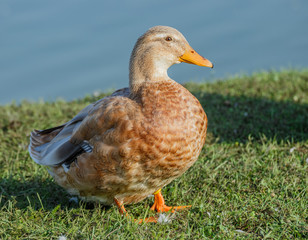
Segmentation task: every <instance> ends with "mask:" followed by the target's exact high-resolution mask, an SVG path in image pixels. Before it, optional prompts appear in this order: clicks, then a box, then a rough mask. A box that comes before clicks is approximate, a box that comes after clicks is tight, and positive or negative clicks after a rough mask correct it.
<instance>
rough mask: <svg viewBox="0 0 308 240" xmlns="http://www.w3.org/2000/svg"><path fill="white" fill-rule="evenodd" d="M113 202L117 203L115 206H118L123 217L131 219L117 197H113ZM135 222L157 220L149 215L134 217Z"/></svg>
mask: <svg viewBox="0 0 308 240" xmlns="http://www.w3.org/2000/svg"><path fill="white" fill-rule="evenodd" d="M114 202H115V204H116V205H117V207H118V208H119V211H120V213H121V214H122V215H124V216H125V217H127V218H129V219H131V217H130V216H129V215H128V213H127V211H126V209H125V207H124V204H123V203H121V202H120V201H119V200H118V199H116V198H114ZM134 221H135V222H137V223H139V224H140V223H143V222H154V223H156V222H157V218H155V217H149V218H145V219H134Z"/></svg>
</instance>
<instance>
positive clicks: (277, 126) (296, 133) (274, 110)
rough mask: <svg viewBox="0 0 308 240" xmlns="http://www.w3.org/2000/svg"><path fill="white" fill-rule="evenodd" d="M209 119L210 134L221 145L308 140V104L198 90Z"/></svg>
mask: <svg viewBox="0 0 308 240" xmlns="http://www.w3.org/2000/svg"><path fill="white" fill-rule="evenodd" d="M192 93H193V94H194V95H195V96H196V97H197V98H198V99H199V101H200V103H201V104H202V106H203V108H204V110H205V112H206V114H207V117H208V135H209V136H210V137H214V138H215V139H219V142H245V141H247V140H248V139H249V137H252V138H253V139H254V140H257V141H258V140H260V139H262V138H264V137H266V138H267V139H276V140H277V141H281V140H283V141H291V142H292V141H293V142H299V141H306V140H307V139H308V121H307V119H308V104H300V103H295V102H291V101H281V102H276V101H272V100H269V99H266V98H253V97H246V96H224V95H220V94H213V93H204V91H201V90H200V91H199V90H197V89H194V90H193V91H192Z"/></svg>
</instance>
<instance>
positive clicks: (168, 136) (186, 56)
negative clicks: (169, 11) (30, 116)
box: [29, 26, 213, 223]
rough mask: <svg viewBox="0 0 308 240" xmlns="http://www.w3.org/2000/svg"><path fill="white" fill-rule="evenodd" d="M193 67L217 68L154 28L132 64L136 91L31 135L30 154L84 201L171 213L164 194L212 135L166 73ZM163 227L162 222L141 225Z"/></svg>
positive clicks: (168, 30)
mask: <svg viewBox="0 0 308 240" xmlns="http://www.w3.org/2000/svg"><path fill="white" fill-rule="evenodd" d="M182 62H184V63H189V64H195V65H198V66H203V67H209V68H213V64H212V62H210V61H209V60H208V59H206V58H204V57H202V56H201V55H199V54H198V53H197V52H196V51H195V50H194V49H193V48H192V47H191V46H190V45H189V43H188V41H187V40H186V38H185V37H184V36H183V35H182V33H180V32H179V31H178V30H176V29H175V28H172V27H169V26H155V27H152V28H150V29H148V30H147V31H146V32H145V33H144V34H143V35H142V36H140V37H139V38H138V40H137V42H136V44H135V46H134V48H133V50H132V53H131V57H130V61H129V87H126V88H122V89H119V90H117V91H115V92H114V93H112V94H111V95H109V96H107V97H104V98H102V99H100V100H98V101H96V102H94V103H92V104H90V105H88V106H87V107H85V108H84V109H83V110H81V111H80V112H79V113H78V114H77V115H76V116H75V117H73V118H72V119H71V120H70V121H68V122H66V123H64V124H62V125H60V126H56V127H53V128H49V129H45V130H33V131H32V132H31V134H30V144H29V153H30V156H31V158H32V159H33V160H34V161H35V162H36V163H37V164H40V165H43V166H47V169H48V172H49V174H50V175H51V176H52V177H53V179H54V181H55V182H56V183H57V184H58V185H60V186H61V187H63V188H64V189H66V190H67V192H68V193H69V194H72V195H77V196H79V197H80V198H81V199H83V200H85V201H98V202H100V203H102V204H103V205H106V206H112V205H116V206H117V207H118V209H119V212H120V213H121V214H123V215H126V216H128V213H127V211H126V209H125V205H128V204H134V203H138V202H140V201H142V200H144V199H145V198H147V197H148V196H149V195H153V194H154V204H153V206H152V207H151V208H150V209H151V210H153V211H156V212H158V213H162V212H168V211H171V212H174V211H177V210H182V209H187V208H190V207H191V206H190V205H187V206H167V205H166V204H165V200H164V198H163V195H162V193H161V189H162V188H163V187H165V186H166V185H168V184H169V183H170V182H172V181H173V180H174V179H176V178H178V177H180V176H181V175H182V174H183V173H184V172H185V171H187V170H188V169H189V168H190V167H191V166H192V165H193V164H194V162H196V160H197V159H198V156H199V154H200V152H201V149H202V148H203V145H204V143H205V138H206V132H207V124H208V120H207V116H206V114H205V112H204V109H203V107H202V106H201V104H200V102H199V101H198V99H197V98H196V97H194V96H193V95H192V94H191V93H190V92H189V91H188V90H187V89H186V88H185V87H184V86H183V85H181V84H179V83H177V82H176V81H174V80H172V79H171V78H170V77H169V76H168V74H167V70H168V68H169V67H171V66H172V65H174V64H179V63H182ZM136 221H138V222H139V223H141V222H157V217H149V218H145V219H141V220H139V219H137V220H136Z"/></svg>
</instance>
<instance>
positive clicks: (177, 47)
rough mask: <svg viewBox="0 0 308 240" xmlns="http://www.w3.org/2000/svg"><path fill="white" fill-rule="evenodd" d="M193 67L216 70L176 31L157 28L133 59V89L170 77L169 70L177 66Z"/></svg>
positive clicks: (140, 42)
mask: <svg viewBox="0 0 308 240" xmlns="http://www.w3.org/2000/svg"><path fill="white" fill-rule="evenodd" d="M181 62H185V63H190V64H195V65H199V66H203V67H210V68H213V64H212V63H211V62H210V61H209V60H207V59H205V58H204V57H202V56H200V55H199V54H198V53H197V52H196V51H195V50H194V49H193V48H192V47H191V46H190V45H189V44H188V42H187V40H186V39H185V37H184V36H183V35H182V34H181V33H180V32H179V31H178V30H176V29H175V28H172V27H167V26H155V27H152V28H150V29H149V30H148V31H147V32H146V33H144V34H143V35H142V36H141V37H139V39H138V40H137V42H136V44H135V47H134V49H133V52H132V54H131V59H130V86H131V87H132V85H133V84H139V83H140V82H143V81H145V80H154V81H155V80H159V79H161V78H166V77H168V75H167V70H168V68H169V67H170V66H172V65H173V64H176V63H181Z"/></svg>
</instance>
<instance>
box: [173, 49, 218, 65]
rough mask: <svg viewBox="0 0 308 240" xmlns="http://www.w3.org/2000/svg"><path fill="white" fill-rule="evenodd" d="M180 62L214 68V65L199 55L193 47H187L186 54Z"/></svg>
mask: <svg viewBox="0 0 308 240" xmlns="http://www.w3.org/2000/svg"><path fill="white" fill-rule="evenodd" d="M179 61H180V62H185V63H190V64H195V65H198V66H202V67H210V68H213V67H214V66H213V63H211V62H210V61H209V60H207V59H205V58H204V57H202V56H201V55H199V54H198V53H197V52H196V51H195V50H194V49H193V48H192V47H191V46H189V45H188V44H187V45H186V51H185V53H184V54H183V55H182V56H181V57H180V58H179Z"/></svg>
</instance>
